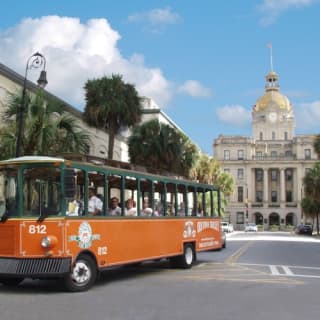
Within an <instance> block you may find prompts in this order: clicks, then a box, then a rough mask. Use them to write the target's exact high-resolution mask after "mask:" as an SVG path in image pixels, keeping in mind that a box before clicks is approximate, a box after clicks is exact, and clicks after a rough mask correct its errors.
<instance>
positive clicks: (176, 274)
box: [0, 233, 320, 320]
mask: <svg viewBox="0 0 320 320" xmlns="http://www.w3.org/2000/svg"><path fill="white" fill-rule="evenodd" d="M311 240H312V241H311ZM319 287H320V241H319V240H313V238H311V237H302V236H299V237H296V236H294V235H291V234H286V233H284V234H280V233H277V234H268V233H258V234H244V233H234V234H232V235H228V236H227V248H226V249H224V250H221V251H214V252H205V253H201V254H198V262H197V264H196V265H195V266H194V267H193V268H192V269H190V270H179V269H171V268H170V266H169V265H168V263H167V262H166V261H165V260H163V261H160V262H156V263H145V264H143V265H142V266H139V267H123V268H119V269H115V270H110V271H107V272H105V273H104V274H103V276H102V277H101V279H100V280H99V281H98V282H97V284H96V285H95V286H94V287H93V288H92V289H91V290H90V291H89V292H84V293H65V292H63V291H62V290H61V289H60V286H59V284H58V283H57V282H55V281H32V280H25V281H24V282H23V283H22V284H21V285H20V286H18V287H13V288H8V287H3V286H0V319H1V320H7V319H8V320H16V319H19V320H20V319H24V320H28V319H34V320H37V319H41V320H44V319H45V320H51V319H52V320H53V319H54V320H57V319H68V320H84V319H94V320H95V319H111V320H118V319H119V320H120V319H128V320H129V319H130V320H131V319H139V320H144V319H146V320H150V319H155V320H157V319H174V320H175V319H184V320H186V319H197V320H202V319H214V320H220V319H221V320H228V319H230V320H231V319H232V320H238V319H241V320H251V319H259V320H270V319H281V320H289V319H290V320H295V319H299V320H301V319H306V320H309V319H310V320H311V319H317V318H319V307H318V301H319V297H318V296H319Z"/></svg>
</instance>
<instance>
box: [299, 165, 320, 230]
mask: <svg viewBox="0 0 320 320" xmlns="http://www.w3.org/2000/svg"><path fill="white" fill-rule="evenodd" d="M303 183H304V189H305V194H306V197H307V198H309V202H310V201H311V203H312V207H313V209H314V207H317V208H318V210H317V212H316V214H315V217H316V221H317V234H319V214H320V210H319V209H320V206H319V203H320V162H317V163H316V164H315V166H314V167H313V168H312V169H311V170H309V171H308V172H307V174H306V175H305V177H304V178H303ZM307 209H308V207H307ZM309 209H310V207H309Z"/></svg>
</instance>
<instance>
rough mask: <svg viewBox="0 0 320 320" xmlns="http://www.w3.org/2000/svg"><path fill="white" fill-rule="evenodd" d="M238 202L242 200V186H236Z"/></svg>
mask: <svg viewBox="0 0 320 320" xmlns="http://www.w3.org/2000/svg"><path fill="white" fill-rule="evenodd" d="M238 202H243V187H238Z"/></svg>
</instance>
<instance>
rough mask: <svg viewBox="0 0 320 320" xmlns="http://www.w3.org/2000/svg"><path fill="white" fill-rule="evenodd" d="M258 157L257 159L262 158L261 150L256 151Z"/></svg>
mask: <svg viewBox="0 0 320 320" xmlns="http://www.w3.org/2000/svg"><path fill="white" fill-rule="evenodd" d="M256 158H257V160H262V152H261V151H258V152H256Z"/></svg>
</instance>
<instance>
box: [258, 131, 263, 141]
mask: <svg viewBox="0 0 320 320" xmlns="http://www.w3.org/2000/svg"><path fill="white" fill-rule="evenodd" d="M259 138H260V140H263V133H262V132H260V134H259Z"/></svg>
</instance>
